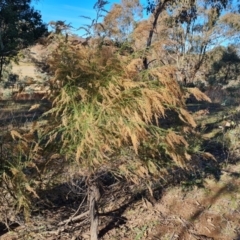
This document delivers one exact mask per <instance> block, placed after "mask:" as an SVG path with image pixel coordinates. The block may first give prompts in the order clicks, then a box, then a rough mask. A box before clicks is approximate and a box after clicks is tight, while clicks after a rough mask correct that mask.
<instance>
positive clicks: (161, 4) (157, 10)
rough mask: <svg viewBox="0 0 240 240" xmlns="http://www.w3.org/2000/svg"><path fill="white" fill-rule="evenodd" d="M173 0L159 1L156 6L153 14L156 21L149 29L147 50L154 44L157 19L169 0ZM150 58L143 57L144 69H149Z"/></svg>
mask: <svg viewBox="0 0 240 240" xmlns="http://www.w3.org/2000/svg"><path fill="white" fill-rule="evenodd" d="M170 1H171V0H164V1H163V2H159V3H158V5H157V6H156V8H155V10H154V12H153V16H154V21H153V23H152V28H151V30H150V31H149V35H148V39H147V45H146V50H148V49H149V47H150V46H151V44H152V38H153V33H154V30H155V29H156V27H157V21H158V18H159V16H160V14H161V13H162V11H163V10H164V9H165V6H166V4H167V3H168V2H170ZM148 65H149V63H148V59H147V57H144V58H143V66H144V69H148Z"/></svg>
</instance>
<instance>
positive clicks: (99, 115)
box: [46, 41, 196, 182]
mask: <svg viewBox="0 0 240 240" xmlns="http://www.w3.org/2000/svg"><path fill="white" fill-rule="evenodd" d="M94 46H95V47H94ZM49 63H50V65H51V71H52V72H54V73H55V75H54V77H53V78H52V100H53V108H52V109H51V110H50V111H49V112H48V113H46V114H47V115H49V117H50V116H51V120H50V121H51V124H49V126H48V128H47V129H46V133H49V134H48V137H49V142H48V143H51V142H54V143H56V141H57V142H58V143H59V144H60V145H61V149H62V153H64V154H67V155H68V157H69V159H72V158H73V157H75V159H76V161H77V162H78V163H79V164H80V166H81V167H82V168H83V169H86V170H87V172H88V173H89V174H91V173H96V172H98V171H100V170H105V171H113V172H116V173H117V174H119V173H120V174H122V175H125V176H126V177H127V178H128V179H129V180H132V181H133V182H137V181H138V180H139V179H151V178H152V176H156V177H157V176H158V175H159V174H160V172H161V171H160V166H161V163H162V162H163V161H164V160H166V158H165V159H164V158H159V156H160V155H161V153H164V155H165V156H168V157H167V158H171V159H173V160H174V162H175V163H176V164H178V165H180V166H182V167H183V166H184V165H185V163H186V161H188V160H190V158H191V157H190V155H189V154H188V143H187V141H186V140H185V138H184V136H187V134H185V132H184V131H186V128H184V126H185V127H188V128H189V131H191V130H190V129H191V127H195V126H196V124H195V122H194V120H193V118H192V117H191V115H190V114H189V113H188V112H187V111H186V110H185V105H184V95H183V92H182V91H181V89H180V87H179V85H178V83H177V82H176V81H175V80H174V78H173V74H174V71H175V69H174V68H173V67H171V66H164V67H156V68H152V69H149V70H147V71H139V70H138V68H137V66H140V67H141V64H142V60H141V59H139V58H134V55H131V54H128V55H127V56H122V55H120V54H118V51H117V49H116V47H113V46H104V45H103V46H102V45H101V47H98V43H97V42H95V45H92V46H91V47H88V46H85V47H84V46H77V47H76V46H72V45H71V44H69V43H65V42H64V41H62V42H60V43H59V45H58V47H57V48H56V50H55V51H54V52H53V54H52V57H51V59H50V60H49ZM168 111H169V112H175V113H176V117H177V118H179V122H180V125H174V122H175V119H172V120H173V124H172V125H171V121H172V120H171V118H170V117H168V115H167V112H168ZM160 119H165V120H166V121H169V122H168V124H169V127H168V128H166V127H164V126H161V123H160ZM121 149H128V151H127V152H129V153H130V154H126V155H123V151H121ZM125 152H126V151H125ZM140 152H146V154H143V155H142V154H140ZM133 156H135V157H133ZM129 159H130V160H129Z"/></svg>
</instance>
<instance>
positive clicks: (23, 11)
mask: <svg viewBox="0 0 240 240" xmlns="http://www.w3.org/2000/svg"><path fill="white" fill-rule="evenodd" d="M30 3H31V1H30V0H16V1H10V0H6V1H1V2H0V58H1V59H0V60H1V62H0V64H1V68H0V74H1V72H2V65H3V64H6V63H8V62H9V60H10V59H11V58H13V57H14V56H17V53H18V51H19V50H20V49H22V48H24V47H26V46H28V45H30V44H32V43H34V41H35V40H37V39H38V38H39V37H41V36H42V35H43V34H44V33H46V31H47V27H46V25H45V24H43V23H42V20H41V15H40V13H39V12H38V11H36V10H34V9H33V8H32V7H31V6H30Z"/></svg>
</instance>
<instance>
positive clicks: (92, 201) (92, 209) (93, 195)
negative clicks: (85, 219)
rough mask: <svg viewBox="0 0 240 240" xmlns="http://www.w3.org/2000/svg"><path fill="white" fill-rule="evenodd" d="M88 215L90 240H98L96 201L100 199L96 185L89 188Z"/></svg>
mask: <svg viewBox="0 0 240 240" xmlns="http://www.w3.org/2000/svg"><path fill="white" fill-rule="evenodd" d="M89 190H90V191H89V215H90V224H91V227H90V239H91V240H98V206H97V203H98V200H99V199H100V192H99V188H98V186H97V184H96V183H93V184H91V185H90V187H89Z"/></svg>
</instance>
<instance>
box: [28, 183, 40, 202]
mask: <svg viewBox="0 0 240 240" xmlns="http://www.w3.org/2000/svg"><path fill="white" fill-rule="evenodd" d="M25 187H26V189H27V190H28V191H29V192H30V193H33V195H34V196H35V197H36V198H39V196H38V195H37V193H36V191H35V190H34V189H33V188H32V187H31V186H30V185H29V184H28V183H25Z"/></svg>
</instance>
